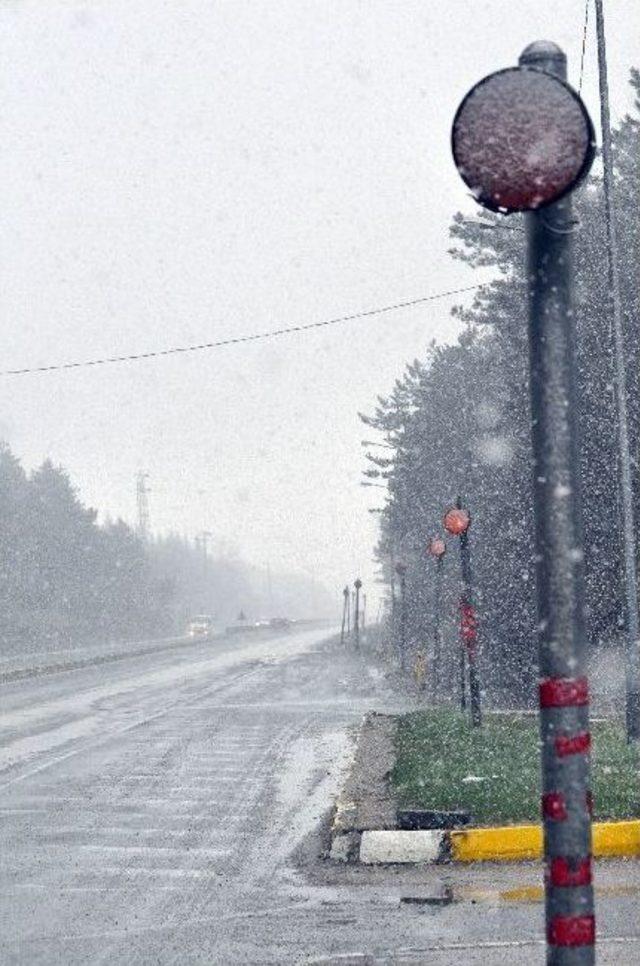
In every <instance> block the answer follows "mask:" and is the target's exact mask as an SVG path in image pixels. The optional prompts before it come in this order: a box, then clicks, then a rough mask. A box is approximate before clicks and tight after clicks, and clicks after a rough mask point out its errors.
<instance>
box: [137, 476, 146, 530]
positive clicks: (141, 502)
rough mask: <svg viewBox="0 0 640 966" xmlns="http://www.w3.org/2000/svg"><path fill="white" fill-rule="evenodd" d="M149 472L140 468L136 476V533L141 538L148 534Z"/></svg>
mask: <svg viewBox="0 0 640 966" xmlns="http://www.w3.org/2000/svg"><path fill="white" fill-rule="evenodd" d="M148 479H149V474H148V473H144V472H143V471H142V470H141V471H140V472H139V473H138V475H137V476H136V499H137V503H138V533H139V535H140V536H141V537H142V539H143V540H146V539H147V537H148V536H149V487H148V486H147V480H148Z"/></svg>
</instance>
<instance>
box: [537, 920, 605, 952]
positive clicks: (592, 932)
mask: <svg viewBox="0 0 640 966" xmlns="http://www.w3.org/2000/svg"><path fill="white" fill-rule="evenodd" d="M547 938H548V940H549V944H550V945H551V946H593V944H594V942H595V941H596V921H595V917H594V916H556V917H555V919H552V920H551V923H550V925H549V932H548V937H547Z"/></svg>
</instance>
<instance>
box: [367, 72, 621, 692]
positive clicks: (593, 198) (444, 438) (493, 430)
mask: <svg viewBox="0 0 640 966" xmlns="http://www.w3.org/2000/svg"><path fill="white" fill-rule="evenodd" d="M631 84H632V86H633V89H634V92H635V95H636V101H635V109H634V112H633V114H632V115H631V116H627V117H625V118H624V120H623V121H622V123H621V124H620V126H619V128H618V129H617V131H616V132H615V158H616V207H617V211H616V216H617V223H618V232H619V238H620V262H621V266H620V267H621V276H622V288H623V291H622V300H623V311H624V322H625V339H626V357H627V380H628V391H629V418H630V432H631V447H632V458H633V465H634V472H635V479H634V490H635V503H636V519H638V517H639V515H640V477H639V470H638V461H637V454H638V445H639V443H640V339H639V338H638V335H639V332H638V325H639V321H640V313H639V309H640V305H639V299H640V295H639V291H638V284H637V279H638V277H639V273H640V249H639V239H640V215H639V211H638V204H637V192H638V185H639V184H640V73H639V72H638V71H636V70H633V71H632V73H631ZM574 213H575V216H576V225H575V234H574V237H573V241H574V258H575V309H576V318H575V323H576V334H577V347H576V348H577V373H576V377H577V388H578V393H577V395H578V406H579V414H578V421H579V428H580V435H581V440H580V444H581V485H582V505H583V519H584V538H585V541H584V546H585V583H586V601H587V625H588V627H587V630H588V636H589V642H590V644H591V645H592V646H597V645H603V646H606V645H607V644H609V643H611V642H614V641H616V639H619V638H620V630H621V621H622V619H623V612H622V604H623V593H622V587H621V577H622V573H621V553H620V538H621V534H620V532H619V512H618V486H619V473H618V460H617V445H616V422H615V418H616V417H615V406H614V397H613V381H614V373H613V366H612V353H611V333H610V322H609V317H608V292H607V272H606V247H605V246H606V239H605V230H604V200H603V192H602V181H601V173H600V171H599V167H598V164H597V163H596V166H595V168H594V173H593V174H592V175H591V177H590V178H589V180H588V182H587V183H586V184H585V185H584V186H583V187H582V188H580V189H579V190H578V191H577V192H576V194H575V201H574ZM478 222H481V223H482V227H481V226H480V225H479V224H478ZM485 226H486V227H485ZM451 237H452V240H453V247H452V248H451V255H452V256H453V257H454V258H455V259H458V260H460V261H461V262H463V263H465V264H467V265H470V266H472V267H473V268H475V269H478V270H479V271H480V270H482V271H486V270H492V277H493V280H492V281H491V282H490V283H489V284H487V285H485V286H483V288H482V289H481V290H479V293H478V295H477V297H476V298H475V300H474V302H473V304H472V305H471V306H470V307H469V308H464V309H463V308H460V307H458V308H457V309H455V310H454V315H456V316H457V317H458V318H459V319H460V320H461V321H462V322H463V323H464V330H463V334H462V335H461V336H460V338H459V339H458V341H457V343H456V344H454V345H448V346H436V345H435V344H432V345H431V346H430V347H429V349H428V352H427V354H426V358H425V359H424V360H416V361H414V362H413V363H411V364H410V365H408V366H407V368H406V371H405V373H404V374H403V376H402V378H400V379H399V380H398V381H397V382H396V384H395V386H394V388H393V390H392V392H391V393H390V394H389V395H388V396H387V397H380V398H379V399H378V402H377V406H376V408H375V411H374V413H373V414H372V415H367V416H361V418H362V419H363V421H364V422H365V423H366V424H367V425H368V426H371V427H374V428H375V429H377V430H380V431H381V433H382V434H383V436H382V437H381V439H384V440H386V442H387V443H388V444H389V445H390V446H391V447H392V448H393V450H394V452H390V451H389V452H387V451H386V450H382V449H376V450H375V452H374V451H372V452H371V453H369V454H368V459H369V467H368V469H367V470H366V471H365V472H366V473H367V474H368V475H369V476H370V477H372V478H374V479H375V478H380V479H386V480H387V482H388V491H389V496H388V501H387V504H386V506H385V509H384V511H383V513H382V514H381V536H380V542H379V545H378V548H377V555H378V559H379V561H380V564H381V569H382V575H383V579H384V580H385V581H386V582H387V583H389V584H391V582H392V579H393V577H392V565H393V563H394V561H397V560H399V559H402V560H403V562H404V563H405V564H406V565H407V575H406V584H407V612H408V635H407V636H408V640H409V643H410V646H411V647H413V648H418V647H419V646H426V647H427V649H428V650H429V649H431V647H432V641H433V617H434V611H435V596H434V595H435V593H436V591H437V588H436V585H435V583H434V577H435V562H434V561H433V560H432V559H431V558H430V557H429V555H428V552H427V544H428V539H429V537H431V536H432V535H434V534H441V533H442V532H443V530H442V517H443V512H444V510H445V508H446V507H448V506H450V505H451V504H452V503H454V502H455V500H456V498H457V497H458V496H460V497H461V498H462V501H463V504H464V505H465V506H467V507H468V508H469V510H470V511H471V514H472V526H471V531H470V542H471V549H472V555H473V568H474V576H475V582H476V593H477V597H478V604H479V615H480V643H481V646H482V673H483V678H484V683H485V685H486V686H487V687H488V688H489V690H490V691H491V690H493V691H494V692H497V693H499V694H500V696H501V698H502V699H503V700H504V699H505V697H507V696H511V697H512V698H514V699H517V700H526V701H529V700H532V698H533V693H534V687H533V685H534V680H535V672H536V660H537V655H536V637H535V622H536V611H535V586H534V578H535V571H534V552H533V507H532V486H531V484H532V456H531V441H530V418H531V417H530V404H529V383H528V345H527V338H528V336H527V292H526V279H525V264H524V263H525V234H524V221H523V218H522V216H510V217H509V218H503V217H500V216H494V215H490V214H489V213H487V212H483V213H482V214H481V215H478V216H476V217H474V218H472V219H466V218H464V217H463V216H462V215H460V214H458V215H456V216H455V218H454V220H453V223H452V226H451ZM444 572H445V579H444V587H443V593H442V600H441V601H440V606H441V610H442V613H443V615H444V627H443V630H444V632H445V636H446V642H445V643H446V648H445V650H446V654H447V655H448V673H449V686H450V688H453V687H454V682H455V680H456V679H455V668H456V661H457V651H456V647H457V641H456V635H457V614H456V610H457V606H456V605H457V599H458V594H459V564H458V547H457V544H456V541H455V539H454V538H449V540H448V553H447V554H446V557H445V561H444ZM396 596H397V588H396Z"/></svg>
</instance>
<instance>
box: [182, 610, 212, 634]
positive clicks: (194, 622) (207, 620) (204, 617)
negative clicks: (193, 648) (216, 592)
mask: <svg viewBox="0 0 640 966" xmlns="http://www.w3.org/2000/svg"><path fill="white" fill-rule="evenodd" d="M215 630H216V619H215V617H211V616H210V615H209V614H198V615H197V617H192V618H191V620H190V621H189V623H188V624H187V637H192V638H197V637H211V636H212V635H213V634H214V633H215Z"/></svg>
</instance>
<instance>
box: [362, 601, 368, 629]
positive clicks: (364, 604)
mask: <svg viewBox="0 0 640 966" xmlns="http://www.w3.org/2000/svg"><path fill="white" fill-rule="evenodd" d="M366 627H367V595H366V594H363V595H362V631H363V633H364V631H365V630H366Z"/></svg>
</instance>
